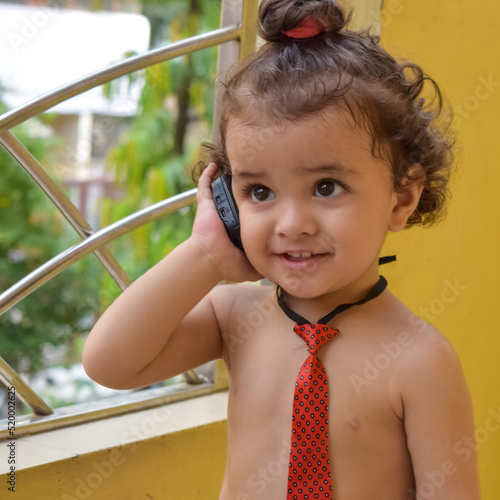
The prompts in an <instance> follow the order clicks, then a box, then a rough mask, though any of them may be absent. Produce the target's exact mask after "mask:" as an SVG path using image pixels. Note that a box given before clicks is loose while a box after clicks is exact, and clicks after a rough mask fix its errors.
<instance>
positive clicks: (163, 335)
mask: <svg viewBox="0 0 500 500" xmlns="http://www.w3.org/2000/svg"><path fill="white" fill-rule="evenodd" d="M214 174H215V166H214V165H210V166H209V167H208V168H207V169H206V170H205V172H204V173H203V175H202V176H201V177H200V181H199V187H198V211H197V214H196V219H195V223H194V226H193V234H192V236H191V237H190V238H189V239H188V240H187V241H185V242H184V243H183V244H181V245H179V246H178V247H177V248H176V249H175V250H173V251H172V252H171V253H170V254H169V255H168V256H167V257H165V258H164V259H163V260H162V261H161V262H159V263H158V264H157V265H156V266H154V267H153V268H151V269H150V270H149V271H148V272H146V273H145V274H144V275H143V276H141V277H140V278H139V279H138V280H137V281H135V282H134V283H133V284H132V285H131V286H130V287H129V288H128V289H127V290H125V291H124V292H123V293H122V294H121V295H120V297H119V298H118V299H117V300H116V301H115V302H114V303H113V304H112V305H111V306H110V307H109V308H108V309H107V310H106V312H105V313H104V314H103V315H102V317H101V318H100V319H99V321H98V322H97V324H96V325H95V327H94V328H93V330H92V331H91V333H90V334H89V337H88V339H87V341H86V344H85V348H84V352H83V364H84V367H85V370H86V371H87V373H88V375H89V376H90V377H91V378H93V379H94V380H96V381H97V382H99V383H101V384H102V385H105V386H108V387H113V388H116V389H125V388H133V387H141V386H144V385H148V384H151V383H153V382H157V381H159V380H163V379H165V378H168V377H170V376H173V375H175V374H178V373H181V372H183V371H185V370H187V369H190V368H193V367H195V366H198V365H200V364H202V363H204V362H206V361H209V360H212V359H215V358H217V357H220V356H221V355H222V340H221V336H220V330H219V324H218V316H219V315H222V316H224V311H225V310H227V309H229V307H230V304H229V301H227V300H220V299H219V300H217V297H219V298H220V297H221V295H222V294H224V291H219V290H218V289H215V288H214V287H215V285H217V283H218V282H220V281H221V280H223V279H227V280H231V281H246V280H255V279H258V278H259V275H258V274H257V273H256V271H255V270H254V269H253V268H252V267H251V265H250V263H249V262H248V260H247V259H246V257H245V255H244V253H243V252H241V251H240V250H238V249H237V248H236V247H235V246H234V245H232V243H231V242H230V241H229V239H228V237H227V235H226V233H225V230H224V226H223V225H222V222H221V221H220V219H219V216H218V214H217V211H216V209H215V206H214V204H213V202H212V195H211V189H210V183H211V180H212V177H213V175H214ZM225 295H226V296H229V294H228V293H225ZM214 303H215V304H216V305H214Z"/></svg>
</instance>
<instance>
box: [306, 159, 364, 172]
mask: <svg viewBox="0 0 500 500" xmlns="http://www.w3.org/2000/svg"><path fill="white" fill-rule="evenodd" d="M300 170H301V171H303V172H304V173H311V174H343V175H359V172H358V171H357V170H355V169H353V168H348V167H346V166H344V165H342V164H341V163H337V162H335V163H328V164H325V165H318V166H316V167H303V168H301V169H300Z"/></svg>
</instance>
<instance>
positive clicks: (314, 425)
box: [287, 324, 339, 500]
mask: <svg viewBox="0 0 500 500" xmlns="http://www.w3.org/2000/svg"><path fill="white" fill-rule="evenodd" d="M294 331H295V333H296V334H297V335H298V336H299V337H300V338H301V339H303V340H304V341H305V342H306V344H307V347H308V350H309V353H310V355H309V357H308V358H307V359H306V361H305V363H304V364H303V365H302V367H301V369H300V371H299V374H298V376H297V381H296V382H295V390H294V397H293V415H292V440H291V448H290V463H289V465H288V467H289V469H288V492H287V500H309V499H323V500H324V499H328V498H332V485H331V472H330V457H329V450H328V380H327V376H326V371H325V368H324V367H323V363H322V362H321V360H320V359H319V358H318V357H317V355H316V352H317V350H318V349H319V348H320V347H321V346H322V345H323V344H324V343H325V342H328V341H329V340H330V339H331V338H333V337H335V336H337V335H338V333H339V331H338V330H335V329H333V328H330V327H329V326H326V325H321V324H305V325H299V324H297V325H295V328H294Z"/></svg>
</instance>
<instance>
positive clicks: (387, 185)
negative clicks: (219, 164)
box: [226, 109, 399, 298]
mask: <svg viewBox="0 0 500 500" xmlns="http://www.w3.org/2000/svg"><path fill="white" fill-rule="evenodd" d="M243 118H244V117H243ZM226 146H227V153H228V157H229V160H230V163H231V168H232V175H233V181H232V182H233V192H234V197H235V199H236V203H237V205H238V208H239V211H240V221H241V231H242V241H243V245H244V248H245V252H246V255H247V257H248V259H249V260H250V262H251V263H252V265H253V266H254V267H255V269H256V270H257V271H259V272H260V273H261V274H262V275H264V276H265V277H267V278H268V279H270V280H271V281H273V282H275V283H277V284H279V285H281V286H282V288H283V289H284V290H285V291H286V292H288V293H289V294H290V295H292V296H295V297H301V298H318V297H322V296H324V297H325V298H326V297H327V296H328V295H329V294H331V293H335V292H336V291H340V290H342V293H343V295H345V293H346V292H347V293H348V294H351V295H353V296H356V295H357V294H358V293H360V292H365V291H366V289H367V287H370V286H371V285H373V283H374V282H375V281H376V280H377V278H378V257H379V251H380V248H381V245H382V243H383V240H384V237H385V235H386V233H387V231H388V230H390V229H394V228H393V227H392V226H393V225H394V224H393V223H394V221H393V210H394V207H395V206H396V205H397V194H396V193H395V192H394V191H393V188H392V175H391V172H390V167H389V166H388V165H387V163H385V162H384V161H383V160H380V159H377V158H374V157H373V155H372V153H371V138H370V137H369V135H368V134H367V133H366V132H365V131H364V130H362V129H360V128H359V127H357V126H355V125H353V122H352V119H351V118H350V117H349V115H347V114H346V113H345V112H343V111H339V110H335V109H333V110H329V111H328V113H327V114H325V115H318V114H316V115H313V116H310V117H307V118H304V119H301V120H298V121H294V122H284V123H282V124H278V125H269V123H268V122H267V121H266V120H261V123H258V124H257V126H253V125H249V124H248V122H245V120H244V119H239V118H235V119H232V120H231V121H230V122H229V125H228V129H227V138H226ZM398 229H399V228H398Z"/></svg>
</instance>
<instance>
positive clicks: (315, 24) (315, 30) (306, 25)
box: [281, 16, 326, 38]
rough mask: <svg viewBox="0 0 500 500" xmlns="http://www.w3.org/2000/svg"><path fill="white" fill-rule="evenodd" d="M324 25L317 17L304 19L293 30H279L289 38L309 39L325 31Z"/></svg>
mask: <svg viewBox="0 0 500 500" xmlns="http://www.w3.org/2000/svg"><path fill="white" fill-rule="evenodd" d="M325 28H326V23H325V22H324V21H322V20H321V19H319V18H318V17H314V16H311V17H306V18H305V19H303V20H302V21H301V22H300V23H299V24H298V25H297V26H295V28H292V29H291V30H286V31H285V30H281V33H283V34H284V35H286V36H288V37H290V38H311V37H313V36H316V35H319V34H320V33H322V32H323V31H325Z"/></svg>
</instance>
